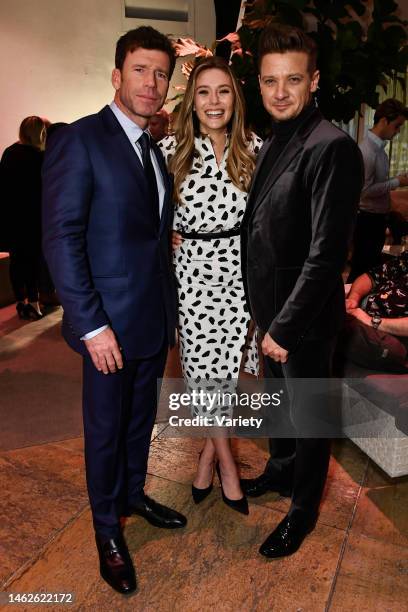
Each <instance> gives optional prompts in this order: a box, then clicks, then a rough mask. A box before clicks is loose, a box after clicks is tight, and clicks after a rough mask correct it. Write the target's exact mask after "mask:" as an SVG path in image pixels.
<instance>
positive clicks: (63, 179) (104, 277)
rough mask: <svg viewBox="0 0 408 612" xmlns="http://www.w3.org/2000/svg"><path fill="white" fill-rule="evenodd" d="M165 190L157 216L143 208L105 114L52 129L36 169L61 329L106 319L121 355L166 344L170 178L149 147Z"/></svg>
mask: <svg viewBox="0 0 408 612" xmlns="http://www.w3.org/2000/svg"><path fill="white" fill-rule="evenodd" d="M154 152H155V154H156V157H157V159H158V161H159V164H160V168H161V172H162V175H163V180H164V184H165V188H166V194H165V198H164V205H163V210H162V215H161V220H160V226H159V223H158V221H157V215H155V214H154V211H152V210H151V209H150V206H149V198H148V197H147V189H148V185H147V181H146V177H145V175H144V171H143V166H142V164H141V162H140V160H139V158H138V156H137V154H136V152H135V151H134V149H133V147H132V145H131V144H130V142H129V139H128V137H127V136H126V134H125V132H124V130H123V129H122V127H121V126H120V124H119V122H118V121H117V119H116V117H115V115H114V114H113V112H112V111H111V109H110V108H109V106H105V107H104V108H103V109H102V110H101V111H100V112H99V113H97V114H95V115H90V116H89V117H84V118H83V119H80V120H79V121H76V122H75V123H72V124H71V125H69V126H67V127H66V128H62V129H61V130H60V131H59V132H58V133H57V134H56V135H55V136H54V137H53V138H52V139H51V142H50V144H49V147H48V149H47V152H46V155H45V161H44V166H43V248H44V253H45V257H46V259H47V262H48V265H49V268H50V271H51V275H52V278H53V280H54V283H55V286H56V289H57V292H58V296H59V298H60V300H61V303H62V305H63V308H64V320H63V334H64V337H65V339H66V340H67V342H68V344H69V345H70V346H71V347H72V348H73V349H74V350H76V351H78V352H80V353H82V354H86V353H87V350H86V347H85V346H84V343H83V342H81V340H80V338H81V336H83V335H84V334H86V333H88V332H90V331H92V330H94V329H97V328H98V327H101V326H102V325H105V324H109V325H110V326H111V327H112V329H113V331H114V332H115V334H116V337H117V339H118V342H119V344H120V346H121V347H122V349H123V352H124V355H125V357H127V358H128V359H139V358H146V357H150V356H152V355H154V354H155V353H157V352H158V351H159V350H160V348H161V347H162V345H163V342H164V341H165V334H166V335H167V340H168V343H169V344H170V345H173V343H174V330H175V327H176V290H175V282H174V274H173V266H172V258H171V240H170V230H171V224H172V212H173V211H172V204H171V202H172V199H171V195H172V181H171V179H170V177H169V175H168V173H167V170H166V167H165V163H164V160H163V157H162V154H161V152H160V150H159V149H158V147H156V146H155V145H154Z"/></svg>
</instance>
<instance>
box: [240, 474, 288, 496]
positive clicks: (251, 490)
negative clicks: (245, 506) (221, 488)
mask: <svg viewBox="0 0 408 612" xmlns="http://www.w3.org/2000/svg"><path fill="white" fill-rule="evenodd" d="M241 488H242V491H243V493H245V495H248V497H259V496H260V495H265V493H267V492H268V491H276V492H277V493H279V495H282V497H291V496H292V491H291V488H290V487H289V486H288V485H285V484H283V483H281V482H279V481H278V480H273V479H272V478H271V477H270V476H269V475H268V474H266V473H265V472H264V473H263V474H261V475H260V476H258V477H257V478H241Z"/></svg>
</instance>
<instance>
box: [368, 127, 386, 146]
mask: <svg viewBox="0 0 408 612" xmlns="http://www.w3.org/2000/svg"><path fill="white" fill-rule="evenodd" d="M367 136H368V138H369V139H370V140H372V142H373V143H374V144H376V145H377V147H381V148H382V149H383V148H384V147H385V145H386V144H387V141H386V140H383V139H382V138H380V137H379V136H377V134H374V132H372V131H371V130H368V132H367Z"/></svg>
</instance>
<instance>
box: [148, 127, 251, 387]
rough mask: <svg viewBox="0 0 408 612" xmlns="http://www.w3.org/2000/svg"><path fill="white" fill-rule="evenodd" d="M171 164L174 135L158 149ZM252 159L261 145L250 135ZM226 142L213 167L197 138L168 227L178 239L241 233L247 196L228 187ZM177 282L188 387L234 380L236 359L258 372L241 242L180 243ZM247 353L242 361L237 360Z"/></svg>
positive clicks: (205, 142) (206, 145)
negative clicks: (193, 383)
mask: <svg viewBox="0 0 408 612" xmlns="http://www.w3.org/2000/svg"><path fill="white" fill-rule="evenodd" d="M158 144H159V146H160V148H161V150H162V153H163V155H164V156H165V158H166V162H167V163H168V162H169V160H170V158H171V156H172V155H173V154H174V152H175V148H176V140H175V137H174V136H167V137H165V138H164V139H163V140H161V141H160V142H159V143H158ZM248 146H249V149H250V150H251V151H253V152H254V154H255V155H256V154H257V153H258V151H259V149H260V148H261V146H262V140H261V139H260V138H258V137H257V136H256V135H255V134H252V138H251V141H250V143H249V145H248ZM227 154H228V142H227V145H226V148H225V151H224V155H223V158H222V160H221V163H220V165H219V166H218V164H217V161H216V157H215V153H214V150H213V147H212V143H211V141H210V139H209V138H208V137H207V136H206V137H197V138H195V153H194V161H193V166H192V169H191V171H190V173H189V174H188V176H187V177H186V178H185V180H184V182H183V184H182V186H181V189H180V195H181V198H182V201H183V203H182V204H180V205H177V206H176V209H175V214H174V224H173V228H174V229H175V230H176V231H178V232H182V233H191V232H199V233H200V234H207V233H219V232H223V231H227V230H232V229H239V227H240V225H241V222H242V217H243V215H244V212H245V207H246V201H247V193H246V192H244V191H240V190H239V189H238V188H237V187H236V186H235V185H234V184H233V183H232V181H231V179H230V178H229V176H228V173H227V168H226V159H227ZM174 263H175V271H176V277H177V281H178V296H179V337H180V357H181V363H182V369H183V374H184V377H185V379H186V380H187V381H197V380H213V379H222V380H231V379H237V378H238V374H239V369H240V366H241V361H243V366H244V368H245V370H246V371H250V372H251V373H253V374H257V373H258V351H257V344H256V339H255V334H252V336H251V337H249V336H248V328H249V323H250V316H249V313H248V308H247V305H246V301H245V295H244V288H243V282H242V275H241V253H240V237H239V235H238V236H232V237H227V238H216V239H212V240H209V241H207V240H202V239H191V238H185V239H183V243H182V245H181V246H180V247H179V248H178V249H177V250H176V251H175V254H174ZM243 355H244V360H243V359H242V358H243Z"/></svg>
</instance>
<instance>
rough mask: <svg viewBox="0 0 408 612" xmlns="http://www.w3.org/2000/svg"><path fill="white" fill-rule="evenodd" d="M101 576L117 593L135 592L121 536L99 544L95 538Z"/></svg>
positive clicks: (134, 582)
mask: <svg viewBox="0 0 408 612" xmlns="http://www.w3.org/2000/svg"><path fill="white" fill-rule="evenodd" d="M96 546H97V548H98V553H99V562H100V566H99V570H100V573H101V576H102V578H103V579H104V580H106V582H107V583H108V584H109V585H110V586H111V587H112V588H113V589H115V591H118V593H122V594H123V595H127V594H129V593H133V591H135V590H136V575H135V568H134V567H133V563H132V559H131V558H130V555H129V551H128V549H127V546H126V543H125V541H124V539H123V537H122V536H118V537H117V538H111V539H110V540H107V541H106V542H101V541H100V540H99V538H98V536H96Z"/></svg>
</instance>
